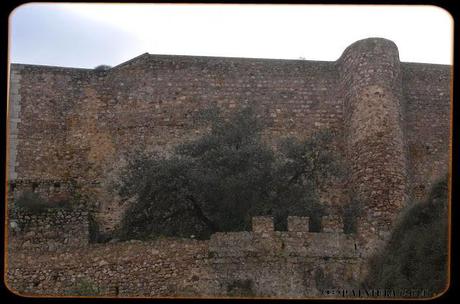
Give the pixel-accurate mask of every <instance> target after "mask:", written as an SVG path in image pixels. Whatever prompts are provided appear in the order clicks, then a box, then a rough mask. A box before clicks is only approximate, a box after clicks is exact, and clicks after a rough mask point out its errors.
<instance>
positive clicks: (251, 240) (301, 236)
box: [209, 216, 360, 258]
mask: <svg viewBox="0 0 460 304" xmlns="http://www.w3.org/2000/svg"><path fill="white" fill-rule="evenodd" d="M308 221H309V218H308V217H299V216H289V217H288V231H275V230H274V225H273V219H272V218H271V217H265V216H260V217H253V218H252V231H241V232H217V233H215V234H213V235H211V239H210V242H209V250H210V251H211V252H214V253H215V254H217V255H219V256H245V255H247V254H248V252H250V253H253V254H255V255H267V254H269V255H270V254H271V255H279V254H282V253H283V252H284V253H285V254H287V255H296V256H317V257H318V256H327V257H341V258H343V257H358V256H359V255H360V252H359V250H358V249H359V248H358V245H357V243H358V242H357V240H356V238H355V236H354V235H352V234H345V233H343V229H342V227H339V226H338V222H337V217H335V216H330V217H325V219H323V223H324V226H323V229H322V232H310V231H309V227H308Z"/></svg>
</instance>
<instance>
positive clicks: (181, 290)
mask: <svg viewBox="0 0 460 304" xmlns="http://www.w3.org/2000/svg"><path fill="white" fill-rule="evenodd" d="M450 79H451V67H450V66H446V65H434V64H420V63H403V62H400V60H399V55H398V50H397V47H396V45H395V44H394V43H393V42H391V41H388V40H385V39H378V38H370V39H365V40H360V41H357V42H356V43H354V44H352V45H351V46H349V47H348V48H347V49H346V50H345V51H344V53H343V55H342V56H341V57H340V58H339V59H338V60H337V61H335V62H317V61H305V60H271V59H248V58H246V59H245V58H217V57H194V56H165V55H150V54H143V55H141V56H139V57H136V58H134V59H133V60H130V61H128V62H126V63H124V64H121V65H119V66H116V67H114V68H112V69H110V70H108V71H96V70H86V69H73V68H62V67H47V66H33V65H25V64H13V65H12V66H11V78H10V80H11V82H10V89H11V90H10V118H9V128H10V136H9V150H8V151H9V166H8V170H9V177H10V180H9V182H10V183H9V186H10V188H9V193H8V194H9V204H10V207H11V202H12V200H13V199H14V198H15V197H18V196H19V195H20V194H21V193H22V192H24V191H34V192H38V193H39V194H40V195H42V196H43V197H46V198H49V199H50V200H52V201H53V200H54V201H59V200H63V199H66V198H69V197H73V196H74V195H76V194H78V195H83V196H85V197H88V198H90V200H89V201H90V202H91V204H92V206H87V209H88V210H93V209H94V208H95V209H96V210H97V214H96V218H97V220H98V222H99V224H100V226H101V227H102V228H104V229H106V230H107V231H111V230H113V229H114V227H115V226H116V225H117V223H118V221H119V219H120V217H121V216H122V214H123V210H124V208H125V206H126V203H125V202H121V201H120V200H119V198H118V197H117V196H116V195H115V194H114V193H113V191H112V190H110V189H111V183H112V182H113V181H115V180H116V179H117V176H118V172H119V170H120V168H121V167H122V166H123V164H124V153H126V152H133V151H135V150H144V151H159V152H161V153H168V151H170V150H171V148H172V147H173V146H174V145H175V144H177V143H179V142H181V141H183V140H189V139H192V138H195V137H197V136H199V135H200V134H203V132H204V131H205V129H206V128H205V126H203V125H199V124H197V123H196V121H195V120H194V119H193V117H194V115H195V113H197V112H198V111H200V110H201V109H205V108H208V107H210V106H217V107H218V108H220V109H221V110H223V112H224V114H225V113H229V112H231V111H233V110H235V109H236V108H237V107H239V106H242V105H248V104H252V105H254V106H255V108H256V110H257V111H258V114H259V115H260V117H261V118H262V119H265V120H266V121H267V122H268V124H269V128H268V129H267V130H266V131H265V132H264V139H265V140H266V141H267V142H268V143H270V144H272V145H273V146H274V147H276V145H277V141H278V140H279V139H281V138H283V137H286V136H295V137H298V138H306V137H308V136H309V135H311V134H312V133H314V132H316V131H318V130H321V129H331V130H333V131H335V134H337V136H336V137H335V138H334V146H335V147H336V149H337V150H338V151H340V152H341V153H343V154H344V155H345V159H346V165H347V167H349V168H350V172H349V173H350V179H349V180H348V181H346V182H343V181H337V180H335V179H331V180H330V181H328V182H327V183H326V184H325V185H318V187H319V188H320V189H319V191H320V193H321V200H322V201H324V202H325V203H326V205H327V206H328V208H329V210H328V211H329V216H328V217H326V218H324V219H323V228H324V232H321V233H310V232H308V231H306V230H305V229H304V228H303V227H306V226H308V219H306V218H303V219H302V218H294V217H292V218H290V220H289V225H288V226H289V231H288V232H279V231H273V226H272V222H271V220H270V219H267V218H265V219H264V218H258V219H255V221H254V222H253V230H254V232H235V233H230V234H221V233H218V234H215V235H213V236H212V238H211V240H209V241H195V240H161V241H158V242H154V243H116V244H104V245H102V244H101V245H91V246H84V245H83V244H86V241H85V240H86V239H87V236H88V235H87V233H85V232H84V231H85V229H86V228H84V227H85V225H87V224H85V223H86V222H85V219H84V216H83V213H82V214H80V215H76V217H75V220H74V221H73V220H71V221H69V222H68V223H67V224H69V226H68V228H66V229H67V230H66V229H63V230H62V231H59V230H56V229H54V230H53V229H50V230H49V231H47V230H46V228H43V226H44V227H46V226H47V225H49V226H50V227H51V226H53V224H52V223H59V220H58V218H59V217H55V216H51V215H50V216H49V219H46V218H42V219H39V220H38V222H37V221H35V223H37V225H36V228H33V229H29V228H27V229H24V230H21V231H17V228H16V227H15V228H14V229H16V230H15V231H16V232H14V233H12V232H10V234H9V237H10V241H11V244H10V247H11V248H10V249H11V250H13V251H12V252H13V254H10V256H9V261H8V263H9V268H8V273H9V277H8V278H9V279H8V281H9V286H11V287H12V288H13V289H15V290H18V291H19V292H21V293H42V294H43V293H44V294H46V293H51V294H55V293H61V292H64V291H69V290H70V289H72V288H75V286H76V285H75V284H77V283H76V280H77V279H82V280H83V279H84V280H86V281H89V282H93V283H94V284H95V285H96V286H98V287H100V289H101V290H102V291H103V293H104V294H110V295H114V294H118V295H176V294H180V295H189V294H193V295H234V294H245V293H255V294H256V295H262V296H293V297H302V296H306V295H317V294H318V290H319V289H318V288H320V289H321V288H323V289H324V288H326V287H327V286H328V285H331V284H332V285H334V286H340V287H342V288H344V287H345V286H346V285H347V284H348V283H349V282H355V281H356V280H358V279H359V278H360V277H361V276H362V274H364V273H365V261H366V257H367V256H368V255H369V254H371V253H372V252H373V251H374V250H376V249H377V248H379V247H380V246H381V245H382V244H384V242H385V238H386V236H388V233H389V231H390V230H391V228H392V226H393V223H394V221H395V218H396V217H397V216H398V214H399V212H400V210H401V209H402V208H403V207H404V206H405V205H406V204H407V203H408V201H409V198H413V199H416V200H419V199H423V198H425V197H426V195H427V193H428V191H429V189H430V188H431V186H432V185H433V183H434V182H435V181H436V179H438V178H440V177H442V176H443V175H445V174H446V173H447V171H448V167H449V163H448V159H449V153H448V152H449V135H450V132H449V130H450V129H449V128H450V97H451V92H450ZM350 195H351V196H352V197H350ZM350 199H357V200H360V201H361V202H362V203H363V204H364V213H363V215H362V217H361V219H360V221H359V222H358V225H357V227H358V233H357V235H354V236H350V235H345V234H343V233H342V232H341V231H342V230H343V221H342V219H341V218H340V217H338V215H339V214H340V207H341V206H342V205H344V204H345V203H347V202H348V201H349V200H350ZM21 216H22V215H20V214H10V220H14V221H17V223H16V224H13V226H15V225H19V226H21V225H23V224H24V223H25V222H27V220H28V219H25V218H22V217H21ZM61 220H62V219H61ZM86 220H87V219H86ZM49 221H50V222H49ZM30 223H34V222H33V221H31V222H30ZM29 226H30V225H29ZM32 226H33V225H32ZM32 226H30V227H32ZM24 227H25V226H24ZM34 229H35V230H34ZM72 231H74V232H72ZM75 231H81V233H79V234H78V235H75V234H74V235H72V236H70V238H68V239H73V240H80V241H81V242H80V241H78V242H75V243H72V242H71V244H75V245H76V246H77V247H75V248H78V249H75V250H74V249H72V250H70V249H71V248H73V247H72V246H67V245H62V246H54V245H51V246H48V247H46V246H45V244H48V243H49V242H48V241H50V242H51V241H53V240H58V241H57V242H60V243H62V244H64V239H65V237H64V238H63V235H64V234H65V233H67V234H69V233H76V232H75ZM24 238H26V239H27V240H26V239H24ZM27 241H29V243H26V247H27V246H29V245H31V244H32V245H31V247H30V246H29V248H33V249H34V250H42V251H43V252H44V253H43V255H42V256H41V257H39V258H36V257H35V256H32V255H31V254H30V252H29V251H27V250H26V247H21V246H23V245H18V244H23V243H24V242H27ZM67 242H69V241H67ZM33 244H38V245H37V246H35V247H34V245H33ZM40 244H43V246H42V247H40ZM50 247H51V249H53V250H57V251H50ZM55 247H57V249H56V248H55ZM59 250H60V251H59ZM56 261H58V262H56ZM350 284H351V283H350Z"/></svg>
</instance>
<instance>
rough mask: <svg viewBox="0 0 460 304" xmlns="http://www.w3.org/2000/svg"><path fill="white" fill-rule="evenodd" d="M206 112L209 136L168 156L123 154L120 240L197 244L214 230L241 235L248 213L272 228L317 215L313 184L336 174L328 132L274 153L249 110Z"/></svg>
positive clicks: (283, 146)
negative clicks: (267, 219) (171, 239)
mask: <svg viewBox="0 0 460 304" xmlns="http://www.w3.org/2000/svg"><path fill="white" fill-rule="evenodd" d="M206 114H207V115H204V116H203V117H204V118H205V119H208V120H209V121H210V128H209V131H208V132H207V133H206V134H204V135H203V136H202V137H200V138H197V139H194V140H192V141H189V142H185V143H182V144H180V145H178V146H177V147H176V149H175V150H174V151H173V152H174V153H173V154H172V155H170V156H168V157H164V156H161V155H145V154H142V153H137V155H136V156H135V157H133V158H130V157H129V156H128V157H127V159H128V162H129V164H128V166H127V167H126V170H125V172H122V174H121V180H120V185H119V188H118V190H119V194H120V196H121V197H122V198H124V199H126V200H129V199H131V198H135V201H134V202H133V204H131V205H130V206H129V207H128V209H127V211H126V213H125V215H124V217H123V221H122V225H121V229H120V233H121V235H120V238H121V239H129V238H132V239H151V238H156V237H158V236H160V235H164V236H175V237H190V236H191V235H195V236H196V237H197V238H199V239H204V238H208V237H209V236H210V235H211V234H212V233H214V232H217V231H244V230H249V229H250V227H251V225H250V223H251V217H252V216H255V215H271V216H273V217H274V219H275V228H276V229H278V230H285V229H286V219H287V216H288V215H298V216H301V215H309V216H310V217H315V216H316V217H319V216H321V215H323V213H324V208H322V205H321V204H320V203H319V200H318V196H317V195H316V189H317V185H318V183H320V181H321V180H326V179H327V178H328V174H334V175H337V174H338V173H339V172H338V171H339V170H338V169H337V167H336V166H334V164H335V162H334V155H333V154H332V153H331V151H330V149H329V148H328V144H329V146H330V141H331V136H330V134H329V135H328V134H326V133H319V134H315V136H312V137H311V138H309V139H307V140H304V141H300V140H296V139H291V140H285V141H283V143H282V144H281V146H280V149H279V151H275V150H274V149H272V148H271V147H270V146H268V145H266V144H265V143H264V142H263V140H262V130H263V127H264V126H263V122H261V121H260V120H259V119H258V118H257V116H256V114H255V112H254V110H253V109H251V108H243V109H240V110H239V111H236V112H234V113H233V114H231V115H230V116H229V117H228V119H227V120H226V119H223V118H222V117H220V116H219V113H216V112H214V113H213V112H208V113H206Z"/></svg>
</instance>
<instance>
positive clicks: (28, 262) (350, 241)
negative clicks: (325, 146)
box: [7, 217, 363, 298]
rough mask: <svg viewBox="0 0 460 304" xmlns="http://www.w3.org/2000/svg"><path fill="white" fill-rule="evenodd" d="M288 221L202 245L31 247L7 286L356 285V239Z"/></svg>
mask: <svg viewBox="0 0 460 304" xmlns="http://www.w3.org/2000/svg"><path fill="white" fill-rule="evenodd" d="M288 222H289V224H288V226H289V227H288V231H274V230H273V221H272V219H271V218H265V217H256V218H253V229H252V230H253V231H252V232H248V231H244V232H229V233H216V234H214V235H212V236H211V239H210V240H205V241H199V240H192V239H159V240H157V241H153V242H140V241H128V242H123V243H110V244H94V245H91V246H85V245H84V244H81V245H82V246H81V248H79V249H78V250H76V248H73V249H74V250H68V248H66V247H58V248H53V250H49V248H48V247H46V246H44V247H42V251H41V252H40V254H39V255H37V256H36V257H34V258H33V259H31V256H30V251H28V250H29V249H28V248H22V249H21V248H19V247H15V248H14V250H16V251H13V253H14V254H11V256H10V257H9V259H8V263H9V267H8V276H7V284H8V286H9V287H10V288H11V289H12V290H13V291H16V292H20V293H21V294H25V295H26V294H29V295H33V294H47V295H66V294H67V295H75V294H76V293H78V292H79V291H80V292H81V290H80V289H81V288H82V286H84V285H83V284H87V285H88V284H89V285H90V286H92V288H93V289H92V290H97V292H98V294H99V295H111V296H114V295H117V296H200V297H201V296H232V295H236V296H262V297H263V296H265V297H266V296H278V297H294V298H295V297H297V298H298V297H305V296H320V295H321V292H322V291H323V290H325V289H332V288H334V287H339V286H340V287H341V288H343V287H344V286H345V285H344V282H346V283H345V284H346V286H353V284H356V283H357V282H358V281H359V279H360V277H361V273H362V267H363V263H362V261H363V259H362V254H363V253H362V250H363V248H362V246H361V243H359V241H358V240H357V239H356V238H355V236H354V235H347V234H344V233H343V232H342V231H340V229H339V231H337V230H336V228H334V227H328V226H327V221H326V222H325V227H324V230H325V231H324V232H319V233H314V232H308V218H303V217H290V218H289V219H288ZM326 231H328V232H326ZM10 250H11V249H10Z"/></svg>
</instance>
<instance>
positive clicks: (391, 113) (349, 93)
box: [337, 38, 407, 247]
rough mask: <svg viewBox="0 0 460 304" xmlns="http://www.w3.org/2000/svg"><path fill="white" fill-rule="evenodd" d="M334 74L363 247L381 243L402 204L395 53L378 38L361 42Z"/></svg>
mask: <svg viewBox="0 0 460 304" xmlns="http://www.w3.org/2000/svg"><path fill="white" fill-rule="evenodd" d="M337 68H338V70H339V73H340V90H341V94H342V96H343V98H344V121H345V128H346V132H345V133H346V139H345V141H346V147H347V154H348V157H347V158H348V159H349V161H350V165H351V170H350V188H351V189H352V190H353V191H352V193H353V198H354V199H357V200H359V201H360V202H361V203H362V205H363V213H362V217H361V222H360V223H359V224H358V233H359V234H360V235H361V236H363V238H365V239H367V240H368V241H373V240H383V239H384V238H385V237H386V236H387V235H388V232H389V230H390V229H391V227H392V225H393V224H394V220H395V218H396V216H397V215H398V214H399V211H400V210H401V208H402V207H403V206H404V205H405V203H406V199H407V194H406V188H407V182H406V181H407V168H406V167H407V165H406V153H405V143H404V134H403V115H404V113H403V106H404V104H403V98H402V85H401V67H400V61H399V55H398V49H397V47H396V45H395V44H394V43H393V42H392V41H389V40H386V39H382V38H369V39H364V40H360V41H357V42H355V43H354V44H352V45H350V46H349V47H348V48H347V49H346V50H345V51H344V53H343V55H342V57H341V58H340V59H339V60H338V61H337ZM371 243H372V242H370V243H369V244H371ZM371 247H372V246H371Z"/></svg>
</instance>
